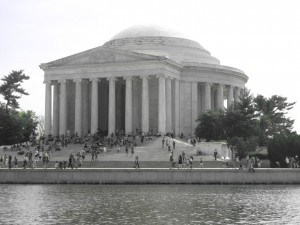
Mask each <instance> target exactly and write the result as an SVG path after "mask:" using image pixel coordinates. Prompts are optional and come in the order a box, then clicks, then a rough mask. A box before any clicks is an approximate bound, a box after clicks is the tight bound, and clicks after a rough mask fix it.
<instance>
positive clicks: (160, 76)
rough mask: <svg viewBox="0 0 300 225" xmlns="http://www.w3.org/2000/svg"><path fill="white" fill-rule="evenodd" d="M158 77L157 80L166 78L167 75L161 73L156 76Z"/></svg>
mask: <svg viewBox="0 0 300 225" xmlns="http://www.w3.org/2000/svg"><path fill="white" fill-rule="evenodd" d="M156 77H157V78H159V79H160V78H166V75H165V74H164V73H159V74H156Z"/></svg>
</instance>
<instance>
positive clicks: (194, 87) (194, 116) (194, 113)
mask: <svg viewBox="0 0 300 225" xmlns="http://www.w3.org/2000/svg"><path fill="white" fill-rule="evenodd" d="M191 89H192V90H191V92H192V96H191V97H192V98H191V106H192V115H191V117H192V130H191V133H192V134H194V131H195V129H196V127H197V125H198V123H197V122H196V120H197V117H198V83H197V82H194V83H191Z"/></svg>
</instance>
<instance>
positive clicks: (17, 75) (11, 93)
mask: <svg viewBox="0 0 300 225" xmlns="http://www.w3.org/2000/svg"><path fill="white" fill-rule="evenodd" d="M28 79H29V76H26V75H25V74H24V73H23V70H20V71H12V72H11V73H10V74H9V75H7V76H4V77H3V78H2V79H1V80H2V81H3V84H1V85H0V94H1V95H2V96H3V98H4V100H5V101H6V103H3V102H0V145H11V144H17V143H22V142H25V141H29V140H30V136H31V135H32V134H33V133H34V132H35V130H36V125H37V121H36V120H37V119H36V116H35V114H34V113H33V112H32V111H19V110H18V109H19V103H18V99H19V98H21V96H22V95H28V93H27V92H26V91H25V89H24V88H22V87H21V83H22V82H23V81H24V80H28Z"/></svg>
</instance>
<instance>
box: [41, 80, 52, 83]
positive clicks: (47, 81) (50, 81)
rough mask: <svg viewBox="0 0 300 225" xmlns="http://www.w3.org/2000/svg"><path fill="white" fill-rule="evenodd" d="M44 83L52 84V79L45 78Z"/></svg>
mask: <svg viewBox="0 0 300 225" xmlns="http://www.w3.org/2000/svg"><path fill="white" fill-rule="evenodd" d="M43 83H44V84H52V80H44V81H43Z"/></svg>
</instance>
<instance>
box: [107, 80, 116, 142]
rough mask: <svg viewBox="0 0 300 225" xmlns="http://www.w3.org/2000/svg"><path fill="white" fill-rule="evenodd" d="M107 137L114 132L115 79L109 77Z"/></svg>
mask: <svg viewBox="0 0 300 225" xmlns="http://www.w3.org/2000/svg"><path fill="white" fill-rule="evenodd" d="M107 80H108V81H109V102H108V136H110V135H111V134H112V133H114V134H115V130H116V78H115V77H109V78H107Z"/></svg>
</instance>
